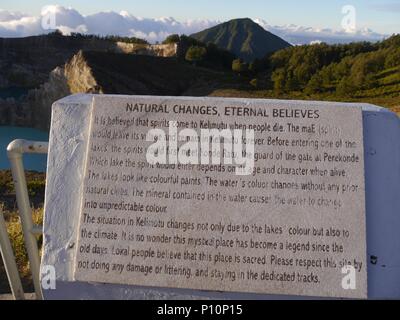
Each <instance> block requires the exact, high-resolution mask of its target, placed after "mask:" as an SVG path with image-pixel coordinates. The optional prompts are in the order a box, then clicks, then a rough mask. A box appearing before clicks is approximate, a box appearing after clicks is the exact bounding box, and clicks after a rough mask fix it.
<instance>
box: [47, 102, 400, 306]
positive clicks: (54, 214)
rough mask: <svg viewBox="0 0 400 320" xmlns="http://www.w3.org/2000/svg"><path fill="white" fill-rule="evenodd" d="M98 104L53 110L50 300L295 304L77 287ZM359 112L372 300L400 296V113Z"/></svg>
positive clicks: (192, 292)
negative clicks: (53, 278)
mask: <svg viewBox="0 0 400 320" xmlns="http://www.w3.org/2000/svg"><path fill="white" fill-rule="evenodd" d="M92 99H93V96H91V95H75V96H70V97H67V98H65V99H63V100H60V101H58V102H56V103H55V104H54V105H53V111H52V112H53V113H52V128H51V134H50V155H49V158H48V172H47V179H48V181H47V186H48V188H47V190H46V205H45V230H44V256H43V260H42V263H43V264H44V265H54V266H55V267H56V272H57V290H46V291H45V292H44V296H45V298H48V299H60V298H71V299H158V298H161V299H210V298H211V299H212V298H220V299H224V298H227V299H229V298H243V299H246V298H253V299H280V298H288V297H287V296H271V295H259V294H241V293H221V292H207V291H199V290H189V289H166V288H145V287H137V286H127V285H114V284H98V283H97V284H95V283H86V282H73V266H74V265H73V264H74V258H75V257H74V253H75V250H76V248H75V246H76V238H77V231H78V220H79V211H80V210H79V206H80V202H81V195H82V187H83V184H82V181H83V176H84V160H85V159H84V158H85V157H84V155H85V152H84V150H86V147H87V141H88V125H87V121H86V119H87V118H88V117H89V114H90V111H91V106H92ZM204 99H208V98H204ZM232 101H235V99H233V100H232ZM236 101H237V100H236ZM270 103H274V104H276V105H279V106H288V105H291V104H293V103H296V104H297V105H303V106H306V105H308V106H313V105H314V106H348V107H351V106H353V105H351V104H343V103H324V102H308V101H307V102H303V101H296V102H293V101H292V102H289V101H278V100H274V101H270ZM354 106H361V107H362V109H363V127H364V149H365V153H364V155H365V172H366V177H365V189H366V220H367V254H368V256H367V262H368V297H369V298H399V297H400V287H399V286H398V283H399V279H400V255H398V252H400V237H399V235H398V230H399V227H400V216H399V212H400V198H399V197H398V194H397V192H398V191H397V190H398V189H399V181H400V142H399V139H397V137H398V136H399V134H400V123H399V119H398V117H397V116H396V115H395V114H393V113H391V112H388V111H387V110H385V109H382V108H378V107H375V106H372V105H368V104H354ZM71 190H73V191H72V192H71ZM388 221H390V223H388ZM292 298H293V297H292Z"/></svg>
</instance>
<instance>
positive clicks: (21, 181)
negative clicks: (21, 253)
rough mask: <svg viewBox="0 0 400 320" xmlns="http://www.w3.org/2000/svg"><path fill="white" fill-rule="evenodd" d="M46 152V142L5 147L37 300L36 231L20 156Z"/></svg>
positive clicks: (37, 258)
mask: <svg viewBox="0 0 400 320" xmlns="http://www.w3.org/2000/svg"><path fill="white" fill-rule="evenodd" d="M47 150H48V143H47V142H37V141H27V140H21V139H18V140H14V141H12V142H11V143H10V144H9V145H8V147H7V155H8V159H9V160H10V163H11V171H12V176H13V180H14V186H15V193H16V196H17V204H18V209H19V215H20V218H21V224H22V231H23V234H24V241H25V247H26V251H27V252H28V257H29V265H30V270H31V273H32V279H33V284H34V287H35V294H36V298H37V299H42V291H41V285H40V280H39V273H40V258H39V250H38V246H37V241H36V236H35V232H36V229H35V226H34V224H33V220H32V209H31V206H30V201H29V195H28V189H27V184H26V179H25V171H24V166H23V162H22V155H23V154H24V153H47Z"/></svg>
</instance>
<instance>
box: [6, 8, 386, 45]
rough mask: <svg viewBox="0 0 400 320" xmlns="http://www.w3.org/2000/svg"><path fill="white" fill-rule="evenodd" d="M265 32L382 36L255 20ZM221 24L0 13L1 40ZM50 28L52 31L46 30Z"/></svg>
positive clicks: (313, 37)
mask: <svg viewBox="0 0 400 320" xmlns="http://www.w3.org/2000/svg"><path fill="white" fill-rule="evenodd" d="M254 21H255V22H257V23H258V24H259V25H261V26H262V27H263V28H265V29H266V30H268V31H270V32H272V33H274V34H276V35H277V36H280V37H282V38H283V39H285V40H286V41H288V42H290V43H292V44H309V43H315V42H316V41H321V42H328V43H343V42H351V41H364V40H365V41H376V40H381V39H382V38H383V37H384V35H381V34H378V33H375V32H373V31H371V30H369V29H363V30H358V31H357V32H355V33H351V34H349V33H347V32H345V31H344V30H332V29H319V28H310V27H302V26H296V25H285V26H272V25H269V24H268V23H267V22H266V21H265V20H262V19H254ZM218 23H220V21H217V20H206V19H204V20H186V21H182V22H181V21H177V20H175V19H174V18H172V17H161V18H141V17H136V16H134V15H132V14H131V13H129V12H127V11H121V12H119V13H117V12H113V11H108V12H99V13H95V14H92V15H88V16H84V15H82V14H81V13H79V12H78V11H77V10H75V9H73V8H65V7H62V6H58V5H51V6H46V7H44V8H43V9H42V12H41V16H38V17H36V16H29V15H26V14H23V13H19V12H9V11H6V10H0V37H24V36H29V35H38V34H42V33H47V32H50V31H52V30H53V29H55V28H57V29H59V30H61V31H62V32H63V33H65V34H70V33H71V32H80V33H88V34H98V35H121V36H135V37H140V38H145V39H147V40H149V41H150V42H156V41H162V40H164V39H165V38H166V37H167V36H168V35H170V34H174V33H178V34H187V35H189V34H192V33H195V32H198V31H201V30H204V29H207V28H210V27H212V26H214V25H216V24H218ZM49 29H51V30H49Z"/></svg>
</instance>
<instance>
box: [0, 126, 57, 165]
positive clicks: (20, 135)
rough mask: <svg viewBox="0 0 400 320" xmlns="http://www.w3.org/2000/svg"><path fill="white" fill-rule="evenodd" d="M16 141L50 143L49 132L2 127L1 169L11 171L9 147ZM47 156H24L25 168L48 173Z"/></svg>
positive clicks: (0, 139) (0, 130) (0, 134)
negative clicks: (8, 154)
mask: <svg viewBox="0 0 400 320" xmlns="http://www.w3.org/2000/svg"><path fill="white" fill-rule="evenodd" d="M15 139H26V140H33V141H48V140H49V134H48V133H47V132H44V131H41V130H37V129H32V128H22V127H8V126H4V127H3V126H0V169H9V168H10V162H9V161H8V158H7V150H6V149H7V145H8V144H9V143H10V142H11V141H13V140H15ZM46 163H47V155H41V154H26V155H24V168H25V169H26V170H34V171H39V172H45V171H46Z"/></svg>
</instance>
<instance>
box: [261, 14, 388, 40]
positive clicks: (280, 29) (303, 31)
mask: <svg viewBox="0 0 400 320" xmlns="http://www.w3.org/2000/svg"><path fill="white" fill-rule="evenodd" d="M254 21H255V22H257V23H258V24H259V25H260V26H262V27H263V28H264V29H265V30H268V31H270V32H272V33H274V34H276V35H277V36H279V37H281V38H283V39H285V40H286V41H288V42H290V43H291V44H294V45H298V44H309V43H316V41H318V42H326V43H330V44H332V43H348V42H352V41H379V40H382V39H384V38H385V37H386V35H383V34H379V33H376V32H374V31H372V30H371V29H367V28H364V29H358V30H357V31H356V32H352V33H349V32H346V30H344V29H339V30H333V29H329V28H312V27H302V26H297V25H293V24H290V25H285V26H272V25H270V24H268V23H267V22H266V21H265V20H262V19H254Z"/></svg>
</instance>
